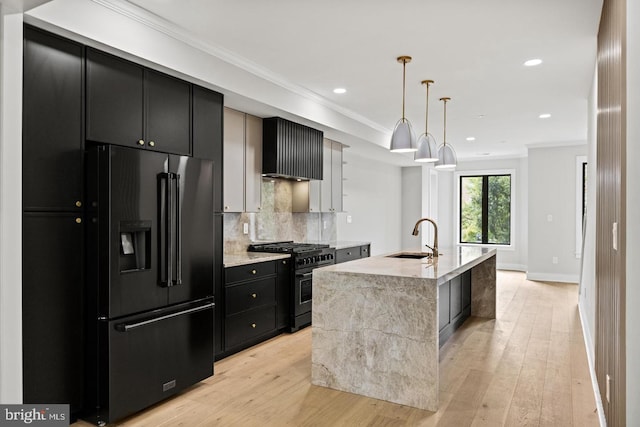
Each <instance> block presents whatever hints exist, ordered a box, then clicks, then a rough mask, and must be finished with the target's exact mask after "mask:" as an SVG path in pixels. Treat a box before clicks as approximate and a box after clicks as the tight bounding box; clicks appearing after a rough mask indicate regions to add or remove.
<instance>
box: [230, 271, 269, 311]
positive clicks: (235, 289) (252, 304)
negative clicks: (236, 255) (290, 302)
mask: <svg viewBox="0 0 640 427" xmlns="http://www.w3.org/2000/svg"><path fill="white" fill-rule="evenodd" d="M275 302H276V278H275V277H273V278H267V279H260V280H254V281H252V282H249V283H243V284H240V285H235V286H227V287H226V288H225V309H226V314H227V315H231V314H235V313H239V312H241V311H245V310H250V309H252V308H256V307H261V306H263V305H273V304H275Z"/></svg>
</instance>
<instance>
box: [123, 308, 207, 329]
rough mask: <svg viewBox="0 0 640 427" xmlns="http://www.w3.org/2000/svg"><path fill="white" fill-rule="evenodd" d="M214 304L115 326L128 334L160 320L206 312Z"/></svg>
mask: <svg viewBox="0 0 640 427" xmlns="http://www.w3.org/2000/svg"><path fill="white" fill-rule="evenodd" d="M215 305H216V304H215V303H213V302H210V303H208V304H205V305H201V306H199V307H194V308H189V309H187V310H182V311H178V312H176V313H171V314H165V315H164V316H159V317H154V318H153V319H148V320H143V321H140V322H136V323H119V324H117V325H116V326H115V328H116V330H117V331H120V332H129V331H131V330H133V329H137V328H141V327H143V326H147V325H151V324H152V323H156V322H160V321H161V320H167V319H171V318H174V317H178V316H184V315H185V314H191V313H197V312H199V311H204V310H208V309H210V308H212V307H214V306H215Z"/></svg>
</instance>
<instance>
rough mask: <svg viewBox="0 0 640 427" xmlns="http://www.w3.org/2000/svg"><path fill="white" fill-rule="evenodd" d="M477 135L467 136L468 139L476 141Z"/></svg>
mask: <svg viewBox="0 0 640 427" xmlns="http://www.w3.org/2000/svg"><path fill="white" fill-rule="evenodd" d="M475 140H476V137H475V136H468V137H467V141H475Z"/></svg>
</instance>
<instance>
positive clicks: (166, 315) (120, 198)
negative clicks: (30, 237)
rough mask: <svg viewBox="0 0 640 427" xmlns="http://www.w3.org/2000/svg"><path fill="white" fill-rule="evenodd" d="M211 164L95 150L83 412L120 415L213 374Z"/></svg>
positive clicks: (101, 418) (98, 418) (101, 417)
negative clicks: (85, 389) (84, 404)
mask: <svg viewBox="0 0 640 427" xmlns="http://www.w3.org/2000/svg"><path fill="white" fill-rule="evenodd" d="M213 172H214V171H213V162H211V161H209V160H201V159H196V158H193V157H186V156H177V155H169V154H163V153H159V152H153V151H148V150H138V149H132V148H124V147H117V146H96V147H92V148H89V149H88V150H87V161H86V183H87V201H88V202H89V203H88V207H87V221H88V224H87V295H88V304H87V313H88V328H87V330H88V333H87V337H86V342H87V353H88V358H87V366H88V368H87V396H86V397H87V400H88V404H87V405H86V406H87V408H88V413H87V416H86V417H85V418H87V419H89V420H90V421H93V422H95V423H96V424H103V423H109V422H113V421H116V420H118V419H121V418H123V417H126V416H128V415H130V414H132V413H134V412H136V411H139V410H141V409H143V408H145V407H147V406H150V405H152V404H154V403H156V402H159V401H160V400H163V399H165V398H167V397H169V396H172V395H174V394H176V393H177V392H179V391H181V390H183V389H184V388H186V387H189V386H191V385H193V384H195V383H197V382H198V381H201V380H202V379H204V378H207V377H209V376H211V375H213V361H214V360H213V358H214V348H213V347H214V332H213V327H214V298H213V295H214V230H213V182H212V180H213Z"/></svg>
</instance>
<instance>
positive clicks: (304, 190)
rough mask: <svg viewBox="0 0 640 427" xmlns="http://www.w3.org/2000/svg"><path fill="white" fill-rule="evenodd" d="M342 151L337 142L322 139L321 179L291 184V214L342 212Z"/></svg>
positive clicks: (341, 146) (340, 145)
mask: <svg viewBox="0 0 640 427" xmlns="http://www.w3.org/2000/svg"><path fill="white" fill-rule="evenodd" d="M342 149H343V145H342V144H340V143H339V142H336V141H331V140H329V139H326V138H325V139H324V141H323V156H322V157H323V161H322V166H323V168H322V169H323V170H322V175H323V179H322V181H315V180H312V181H302V182H294V183H293V190H292V192H293V193H292V208H293V209H292V210H293V212H342Z"/></svg>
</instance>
